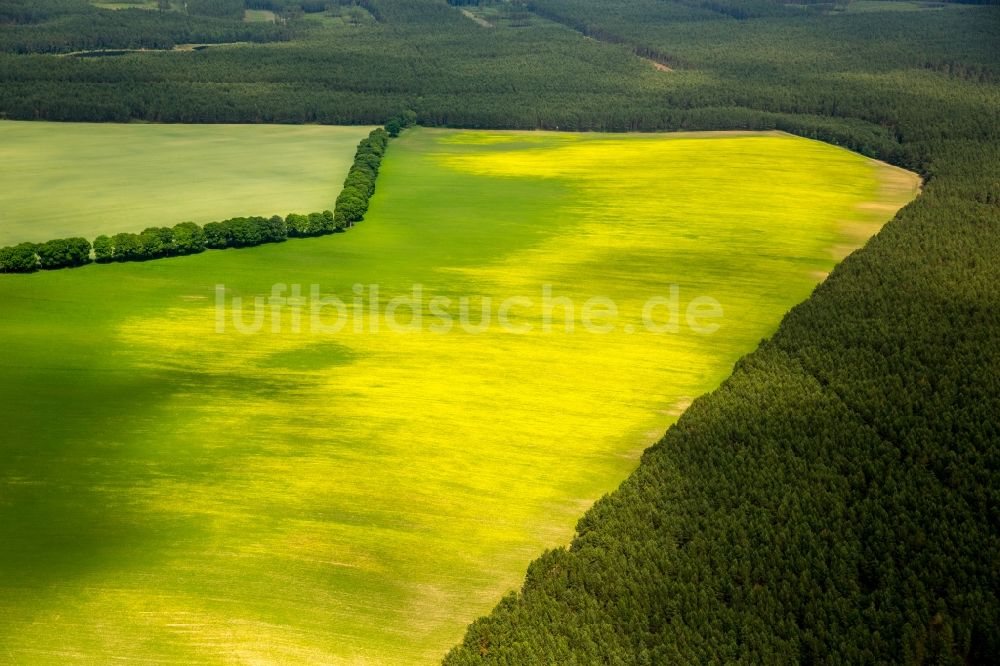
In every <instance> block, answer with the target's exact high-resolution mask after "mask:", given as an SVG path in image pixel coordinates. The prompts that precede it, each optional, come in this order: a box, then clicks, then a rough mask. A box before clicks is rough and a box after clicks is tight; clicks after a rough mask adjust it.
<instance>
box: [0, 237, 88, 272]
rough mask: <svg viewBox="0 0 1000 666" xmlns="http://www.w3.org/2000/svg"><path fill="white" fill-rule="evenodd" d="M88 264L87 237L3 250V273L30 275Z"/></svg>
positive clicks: (0, 258)
mask: <svg viewBox="0 0 1000 666" xmlns="http://www.w3.org/2000/svg"><path fill="white" fill-rule="evenodd" d="M89 262H90V241H88V240H87V239H86V238H55V239H53V240H50V241H46V242H44V243H20V244H19V245H13V246H10V247H0V273H31V272H34V271H37V270H38V269H43V270H52V269H56V268H70V267H73V266H83V265H84V264H86V263H89Z"/></svg>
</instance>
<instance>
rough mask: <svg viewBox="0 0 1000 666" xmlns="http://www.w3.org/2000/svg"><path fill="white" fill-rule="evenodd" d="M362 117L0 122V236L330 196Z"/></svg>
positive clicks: (269, 208) (198, 216)
mask: <svg viewBox="0 0 1000 666" xmlns="http://www.w3.org/2000/svg"><path fill="white" fill-rule="evenodd" d="M370 129H371V128H370V127H363V126H358V127H323V126H315V125H314V126H305V127H289V126H269V127H248V126H239V125H151V124H130V125H94V124H89V125H81V124H74V123H25V122H13V121H6V122H0V181H2V182H3V183H4V188H3V190H2V191H0V211H2V224H0V246H3V245H14V244H16V243H18V242H22V241H31V242H41V241H46V240H49V239H50V238H53V237H71V236H84V237H86V238H87V239H89V240H93V239H94V238H95V237H96V236H98V235H100V234H109V235H110V234H114V233H117V232H122V231H128V232H139V231H142V230H143V229H144V228H146V227H151V226H173V225H174V224H176V223H178V222H182V221H193V222H197V223H199V224H204V223H206V222H212V221H215V220H219V219H223V218H227V217H235V216H238V215H264V216H268V217H269V216H271V215H274V214H280V215H282V216H284V215H286V214H287V213H291V212H294V213H309V212H312V211H314V210H323V209H325V208H332V207H333V204H334V199H335V198H336V196H337V194H338V192H339V189H340V185H341V183H342V181H343V174H346V173H347V169H348V167H349V166H350V164H351V158H352V156H353V151H354V147H355V146H356V145H357V143H358V141H360V140H361V139H362V138H363V137H364V136H365V135H366V134H367V133H368V131H369V130H370Z"/></svg>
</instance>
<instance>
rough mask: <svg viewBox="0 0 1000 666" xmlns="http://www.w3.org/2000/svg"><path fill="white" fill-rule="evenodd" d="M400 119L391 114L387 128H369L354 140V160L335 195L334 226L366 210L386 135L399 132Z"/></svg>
mask: <svg viewBox="0 0 1000 666" xmlns="http://www.w3.org/2000/svg"><path fill="white" fill-rule="evenodd" d="M402 122H403V121H401V120H400V117H394V118H392V119H391V120H389V122H388V123H387V124H386V127H388V128H390V129H389V131H386V130H385V129H383V128H381V127H380V128H378V129H375V130H372V132H371V133H370V134H369V135H368V138H366V139H362V140H361V143H359V144H358V149H357V151H356V152H355V154H354V163H353V164H352V165H351V169H350V171H348V172H347V179H346V180H344V189H343V190H341V192H340V196H338V197H337V205H336V212H335V213H334V223H335V225H336V226H337V227H338V228H340V229H346V228H347V227H350V226H354V223H355V222H358V221H360V220H361V219H362V218H364V216H365V213H366V212H368V200H369V199H370V198H371V196H372V195H373V194H374V193H375V179H376V178H378V170H379V167H380V166H381V164H382V156H383V155H384V154H385V149H386V146H387V145H388V144H389V137H390V135H391V136H398V135H399V130H400V127H401V126H402Z"/></svg>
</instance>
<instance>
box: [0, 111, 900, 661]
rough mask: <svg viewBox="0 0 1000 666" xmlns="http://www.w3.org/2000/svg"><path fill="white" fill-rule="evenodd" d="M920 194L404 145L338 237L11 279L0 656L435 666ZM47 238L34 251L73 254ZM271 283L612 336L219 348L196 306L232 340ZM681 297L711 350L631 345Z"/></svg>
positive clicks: (791, 160)
mask: <svg viewBox="0 0 1000 666" xmlns="http://www.w3.org/2000/svg"><path fill="white" fill-rule="evenodd" d="M254 129H255V130H256V131H261V132H265V134H266V133H267V132H271V131H276V129H277V128H275V130H272V129H271V128H254ZM109 131H110V128H109ZM162 131H174V132H182V131H184V129H182V128H173V127H168V128H162ZM203 131H209V128H205V129H204V130H203ZM247 131H248V132H249V131H250V130H247ZM301 131H303V132H308V131H318V128H302V129H301ZM327 131H329V130H327ZM362 135H363V130H360V129H357V130H356V129H351V130H336V131H335V132H334V133H333V134H331V135H330V136H331V137H337V138H336V140H337V141H340V140H341V139H343V142H344V146H347V145H348V144H350V147H349V148H348V147H345V148H342V149H340V150H339V151H338V150H336V149H335V147H336V146H335V145H334V146H328V147H322V146H321V147H320V148H315V144H313V145H314V149H313V150H312V151H307V152H315V153H318V154H319V155H322V157H323V159H324V160H326V161H325V162H324V166H323V167H322V169H321V170H320V171H321V172H320V173H313V174H310V175H309V177H310V178H313V177H314V178H315V182H316V185H317V188H318V186H319V183H321V182H322V183H335V182H337V181H338V180H339V178H340V177H341V176H339V175H338V174H337V170H338V168H340V167H338V165H339V164H341V163H340V162H338V160H343V162H342V169H341V170H346V167H347V164H348V163H349V160H350V154H351V148H353V143H354V142H356V141H357V139H358V138H360V136H362ZM331 140H332V139H331ZM275 143H280V142H279V141H278V140H277V139H275ZM263 154H265V153H263V152H258V153H256V155H255V158H258V159H259V157H260V155H263ZM150 155H151V154H150V153H147V157H146V159H149V158H150ZM244 158H245V157H244ZM39 159H41V157H39ZM153 161H157V160H153ZM300 166H301V164H300ZM269 168H270V167H269ZM288 169H289V170H290V171H291V170H292V169H291V167H288ZM220 170H221V169H216V170H213V171H211V172H209V173H211V174H212V175H211V177H209V178H205V179H204V180H205V181H206V182H204V183H201V184H200V186H202V187H206V188H210V189H211V188H213V187H218V185H219V180H218V179H220V178H221V179H228V178H230V176H229V175H228V174H226V173H221V174H220ZM258 171H259V172H260V174H261V176H262V177H263V176H267V177H268V178H269V179H274V178H281V171H282V169H281V168H278V169H276V171H277V172H278V173H265V172H264V170H263V168H260V169H258ZM36 173H37V171H36ZM298 175H299V176H301V174H298ZM5 177H6V176H5ZM109 182H110V181H109ZM231 184H232V183H230V185H231ZM161 185H162V183H161ZM96 189H97V190H100V191H101V192H103V191H106V190H103V189H101V188H96ZM147 191H148V190H138V191H135V192H133V193H131V194H129V193H127V192H123V191H121V190H115V192H116V194H115V196H116V197H117V204H116V206H117V207H118V208H120V209H124V210H125V211H130V210H135V208H134V206H135V205H137V204H138V203H140V202H141V200H142V199H143V198H144V196H145V193H146V192H147ZM325 192H327V194H326V195H324V196H327V197H330V198H332V196H333V195H334V193H335V190H333V189H332V188H330V187H329V186H327V189H326V190H325ZM915 193H916V182H915V179H914V178H913V177H910V176H907V175H905V174H903V173H902V172H900V171H898V170H896V169H893V168H891V167H887V166H884V165H881V164H878V163H875V162H872V161H869V160H867V159H864V158H861V157H859V156H857V155H855V154H853V153H849V152H847V151H844V150H841V149H838V148H834V147H832V146H829V145H826V144H821V143H818V142H813V141H809V140H805V139H800V138H795V137H790V136H787V135H782V134H776V133H756V134H750V133H745V134H739V133H736V134H717V135H712V134H706V135H696V134H688V135H667V136H657V135H625V136H623V135H606V134H586V135H581V134H555V133H520V132H469V131H457V130H429V129H415V130H409V131H407V132H406V133H404V135H403V136H402V137H401V138H400V139H398V140H395V141H394V142H393V143H392V144H391V145H390V149H389V153H388V155H387V157H386V159H385V161H384V163H383V166H382V171H381V175H380V176H379V181H378V190H377V194H376V196H375V197H374V199H373V200H372V206H371V209H370V211H369V213H368V216H367V218H366V220H365V221H364V222H363V223H362V224H361V225H359V226H358V227H356V228H354V229H352V230H350V231H349V233H347V234H343V235H341V234H338V235H334V236H327V237H323V238H318V239H311V240H297V241H288V242H286V243H283V244H280V245H271V246H261V247H257V248H253V249H247V250H238V251H237V250H226V251H217V252H209V253H206V254H203V255H197V256H189V257H178V258H172V259H165V260H160V261H152V262H148V263H141V264H112V265H106V266H88V267H84V268H79V269H73V270H63V271H54V272H49V273H42V274H36V275H31V276H2V277H3V279H2V280H0V302H2V303H4V324H3V327H2V328H0V345H2V348H3V349H4V354H5V362H4V364H3V365H2V370H0V373H2V376H0V416H2V418H3V420H4V423H5V429H4V432H5V437H4V438H3V440H2V444H0V454H2V456H3V459H4V461H5V466H4V469H3V472H2V474H0V498H2V499H0V631H2V632H3V634H2V635H0V643H2V644H3V645H4V647H5V649H6V655H5V657H9V658H11V659H12V660H13V661H15V662H17V663H51V661H52V660H54V659H58V660H60V661H73V660H78V661H93V660H102V659H104V658H110V657H111V656H117V657H126V658H132V659H135V660H137V661H140V662H141V661H154V660H164V661H169V660H175V661H197V662H200V663H228V662H233V661H258V662H275V663H320V662H323V663H373V664H409V663H431V662H433V661H434V660H435V659H437V658H439V657H440V656H441V655H442V654H443V653H444V652H445V651H446V650H447V649H448V648H449V647H450V646H451V645H452V644H453V643H454V642H455V641H457V640H458V639H459V638H460V637H461V635H462V632H463V629H464V627H465V625H466V624H467V623H468V622H469V621H470V620H471V619H473V618H474V617H475V616H476V615H478V614H481V613H483V612H485V611H487V610H489V609H490V608H491V607H492V606H493V605H494V604H495V603H496V600H497V599H498V598H499V597H500V595H502V594H503V593H504V592H505V591H507V590H510V589H513V588H516V587H517V586H518V585H519V583H520V580H521V578H522V577H523V574H524V568H525V566H526V565H527V564H528V562H529V561H530V560H531V559H533V558H534V557H536V556H537V555H538V554H540V553H541V552H542V550H544V549H545V548H547V547H552V546H556V545H561V544H564V543H566V542H567V541H568V540H569V538H570V537H571V535H572V529H573V526H574V524H575V521H576V519H577V518H578V517H579V515H580V514H581V513H582V512H583V510H584V509H585V508H586V507H587V506H589V504H590V503H591V502H593V500H594V499H596V498H597V497H599V496H601V495H602V494H604V493H606V492H608V491H610V490H612V489H613V488H614V487H615V486H617V484H618V483H619V482H620V481H621V480H622V479H623V478H624V477H625V476H626V475H627V474H628V473H629V472H630V471H631V470H632V469H634V467H635V466H636V464H637V461H638V456H639V453H640V452H641V451H642V449H643V448H645V447H646V446H647V445H649V444H651V443H652V442H653V441H655V440H656V439H657V438H658V437H659V436H660V435H661V434H662V432H663V430H664V429H665V428H666V427H667V426H668V425H669V424H671V423H672V422H673V421H674V420H676V418H677V416H678V415H679V414H680V413H681V412H682V411H683V409H684V408H685V407H686V405H687V404H688V402H689V401H690V400H691V399H692V398H694V397H696V396H698V395H700V394H702V393H704V392H706V391H709V390H711V389H713V388H714V387H716V386H717V385H718V384H719V383H720V382H721V381H722V380H723V379H724V378H725V377H726V376H727V375H728V374H729V373H730V371H731V369H732V366H733V363H734V362H735V361H736V360H737V359H738V358H739V357H740V356H742V355H743V354H745V353H746V352H748V351H750V350H752V349H753V348H754V347H755V346H756V345H757V343H758V341H759V340H760V339H761V338H762V337H765V336H768V335H770V334H771V333H772V332H773V331H774V330H775V328H776V326H777V324H778V321H779V320H780V318H781V317H782V315H783V314H784V313H785V312H786V311H787V310H788V308H790V307H791V306H792V305H794V304H796V303H798V302H800V301H802V300H803V299H804V298H806V297H807V296H808V295H809V294H810V292H811V290H812V289H813V287H814V286H815V284H816V283H817V282H819V281H820V280H822V279H823V276H824V275H825V274H826V272H827V271H829V270H830V269H831V268H832V267H833V266H834V264H835V263H836V262H837V261H838V260H839V259H840V258H841V257H842V256H843V255H844V253H845V252H846V251H847V250H848V249H849V248H852V247H857V246H859V245H861V244H863V243H864V241H865V239H866V238H867V236H868V235H870V234H871V233H873V232H875V231H876V230H877V229H878V227H879V226H880V224H881V223H882V222H884V221H885V220H887V219H888V218H889V217H891V215H892V213H893V211H895V209H896V208H898V207H899V206H900V205H902V204H904V203H905V202H906V201H908V200H909V199H910V198H912V196H913V195H914V194H915ZM97 195H98V192H95V196H97ZM261 196H263V195H261ZM317 196H319V189H317ZM133 197H135V199H133ZM244 203H245V204H246V206H245V207H244V208H241V211H239V212H256V211H260V212H261V213H263V212H266V211H265V210H261V209H262V208H263V209H266V208H267V206H266V205H264V203H263V202H261V203H259V204H257V205H253V204H254V202H253V201H244ZM186 205H190V204H189V203H188V202H187V201H186V200H185V199H184V198H182V197H177V201H176V205H173V206H171V207H170V209H169V210H170V213H171V216H170V218H169V220H167V219H162V221H164V222H167V221H176V220H177V219H179V218H184V217H195V214H194V213H193V212H191V211H187V212H186V214H182V212H181V211H183V210H184V208H183V207H184V206H186ZM66 207H69V206H68V205H67V206H66ZM286 207H291V208H296V209H304V210H308V209H310V208H312V207H314V206H312V205H310V202H309V201H302V202H299V203H298V204H297V205H295V204H294V202H292V204H290V206H286ZM110 208H113V206H110V205H109V215H110ZM246 208H249V209H250V210H249V211H247V210H246ZM225 214H226V211H223V210H211V209H205V215H207V216H209V217H211V218H213V219H215V218H220V217H223V216H224V215H225ZM12 219H13V220H14V221H15V224H17V223H18V218H17V217H14V218H12ZM46 219H47V224H52V226H49V227H46V228H45V229H44V232H45V233H43V234H42V235H43V236H51V235H55V232H56V231H57V229H61V228H63V227H61V226H57V225H62V224H66V222H61V221H58V220H55V221H54V220H53V219H52V218H46ZM104 219H108V218H104ZM121 219H123V220H125V219H129V217H128V215H127V214H125V213H123V214H122V218H121ZM131 219H135V218H131ZM148 222H149V223H152V222H153V221H152V220H149V221H148ZM5 224H6V223H5ZM146 224H147V220H145V219H143V221H142V222H140V223H135V222H133V223H132V224H130V225H129V226H128V227H127V228H128V229H131V230H136V229H138V228H141V227H143V226H146ZM81 230H82V229H81ZM95 230H96V229H95ZM101 230H102V231H106V230H107V227H106V226H102V227H101ZM4 233H15V232H12V231H10V230H6V229H5V230H4ZM15 235H16V233H15ZM18 239H20V238H18ZM277 283H280V285H281V288H282V291H281V293H282V294H283V295H284V296H287V295H288V294H289V293H290V291H291V290H292V285H302V291H303V294H304V295H308V294H309V291H310V289H311V285H314V284H315V285H318V289H319V290H320V293H321V294H322V295H323V296H324V297H332V296H334V295H336V296H339V297H340V298H342V299H343V300H344V301H347V302H350V301H351V299H352V298H354V297H355V296H356V295H357V294H358V291H360V292H361V293H362V294H363V295H364V296H365V297H366V298H368V297H369V296H370V295H371V285H378V288H379V295H378V296H377V297H374V298H371V299H370V300H369V301H367V302H368V307H369V308H370V307H371V301H376V302H378V303H379V304H380V310H382V311H384V309H385V307H386V305H387V302H388V300H389V299H391V298H393V297H395V296H406V295H411V294H412V293H413V285H414V284H419V285H421V288H422V290H423V292H424V294H425V298H430V297H431V296H442V297H447V298H450V299H452V302H453V303H456V302H458V301H459V299H461V298H462V297H469V298H470V299H471V302H472V309H473V315H472V320H473V321H475V322H478V321H479V319H480V315H479V314H478V310H479V307H480V306H481V304H482V302H483V301H484V300H485V299H486V298H491V299H493V300H494V302H496V301H500V300H502V299H505V298H510V297H523V298H524V299H527V300H529V301H532V303H533V305H537V304H538V302H539V301H540V300H541V299H542V288H543V285H550V289H551V292H552V293H553V294H554V295H555V296H558V297H565V298H567V299H569V300H570V302H571V303H573V304H574V305H575V307H576V308H577V309H578V308H579V307H580V306H581V305H582V304H583V303H584V302H585V301H586V300H587V299H589V298H591V297H594V296H603V297H607V298H608V299H610V300H612V301H613V302H614V303H615V304H616V305H617V307H618V309H619V313H620V314H619V316H618V317H617V318H609V319H610V323H611V324H612V330H610V331H609V332H604V333H597V332H592V331H586V330H579V327H578V330H577V331H576V332H575V333H573V334H569V333H567V332H566V331H565V330H564V322H563V321H562V320H561V319H560V318H558V317H559V316H560V315H561V314H562V313H561V312H560V313H559V314H558V315H557V318H556V324H555V326H553V328H552V330H550V331H546V330H545V329H544V325H543V322H542V321H541V319H540V315H539V312H538V311H537V308H536V307H533V306H532V305H525V304H524V301H520V303H521V305H520V306H519V307H518V308H517V309H516V310H515V311H514V314H513V319H514V323H515V324H516V325H517V327H518V330H517V331H514V330H509V329H504V328H503V327H500V326H491V327H488V328H487V329H486V330H484V331H482V332H478V333H476V332H469V331H467V330H464V329H463V327H462V326H459V325H456V326H455V327H454V328H453V329H452V330H451V331H449V332H448V333H446V334H443V333H435V332H432V331H430V330H421V331H419V332H416V331H396V330H391V328H390V327H388V326H386V325H384V324H385V323H387V322H385V321H383V322H382V323H383V325H382V326H381V327H380V328H379V329H378V331H373V330H372V329H371V326H370V325H366V326H365V327H363V328H362V329H361V330H358V329H356V328H355V327H354V326H353V325H348V326H345V327H344V328H343V329H342V330H340V331H339V332H337V333H336V334H329V333H327V332H323V331H321V330H317V329H316V327H314V326H309V325H308V324H309V323H310V322H311V320H310V318H309V317H308V315H307V316H306V317H305V322H306V324H305V325H302V326H301V327H300V328H299V329H298V330H296V327H295V322H294V321H293V317H294V313H293V311H290V310H289V309H287V308H286V309H285V310H282V311H280V313H279V314H278V316H274V314H273V313H272V312H271V310H270V309H268V310H267V312H266V313H265V314H264V320H263V325H262V326H261V327H260V329H259V330H257V331H256V332H241V330H240V328H239V327H238V326H237V323H236V321H234V320H233V319H231V318H229V316H228V315H229V314H231V313H230V312H227V313H226V318H225V319H224V320H223V321H222V324H221V327H220V321H219V318H218V314H217V304H216V303H217V301H216V299H217V298H220V296H219V293H220V292H219V291H218V290H217V287H216V285H223V289H222V291H221V300H222V302H223V303H224V304H226V305H227V307H229V308H230V309H231V306H232V303H233V299H234V298H237V297H239V298H242V299H243V303H244V309H246V308H247V307H249V305H248V304H249V303H250V302H251V301H252V300H253V298H254V297H263V298H268V297H270V295H271V294H273V293H274V291H275V289H276V288H275V285H276V284H277ZM673 284H676V285H677V286H678V289H679V299H680V302H681V304H682V305H686V304H687V303H688V302H690V301H691V300H692V299H694V298H696V297H698V296H708V297H711V298H714V299H716V300H717V301H718V302H719V303H720V304H721V307H722V308H723V311H724V316H723V317H722V318H721V319H719V320H718V321H717V323H718V324H719V325H720V328H719V329H718V331H717V332H715V333H714V334H711V335H705V334H699V333H697V332H695V331H694V330H692V329H691V328H689V327H681V329H680V330H679V331H678V332H676V333H666V334H655V333H653V332H651V331H649V330H648V329H647V328H646V327H645V326H644V325H643V322H642V321H641V318H640V317H639V312H640V311H641V310H642V307H643V304H644V303H646V302H648V301H649V299H651V298H655V297H658V296H664V295H668V294H669V289H670V285H673ZM355 285H361V286H362V289H360V290H357V291H356V290H355V288H354V287H355ZM405 312H406V310H405V309H404V313H405ZM421 312H422V314H424V315H428V314H430V313H429V311H427V312H425V311H424V310H423V308H421ZM557 312H559V310H557ZM329 314H330V313H329V311H328V312H327V313H326V316H327V318H326V319H325V320H324V321H325V322H326V323H327V324H329ZM577 314H578V312H577ZM244 315H245V316H244V317H243V318H242V319H241V320H240V321H241V322H243V321H250V320H252V316H251V315H250V314H249V313H248V312H245V313H244ZM400 318H401V319H402V320H406V319H407V317H406V315H405V314H401V316H400ZM243 326H244V328H245V327H246V325H245V324H243ZM526 327H530V330H526Z"/></svg>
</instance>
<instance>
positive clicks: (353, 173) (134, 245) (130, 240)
mask: <svg viewBox="0 0 1000 666" xmlns="http://www.w3.org/2000/svg"><path fill="white" fill-rule="evenodd" d="M413 120H414V115H413V113H412V112H407V113H404V114H400V115H398V116H394V117H393V118H392V119H390V121H389V123H387V126H389V127H390V131H387V130H386V129H383V128H381V127H380V128H377V129H375V130H372V132H371V133H369V135H368V136H367V137H366V138H364V139H362V140H361V142H360V143H359V144H358V148H357V151H356V152H355V155H354V163H353V165H352V166H351V169H350V171H349V172H348V175H347V179H346V180H345V181H344V187H343V190H342V191H341V193H340V196H338V197H337V205H336V210H335V211H330V210H324V211H322V212H318V213H309V214H308V215H303V214H299V213H290V214H289V215H287V216H286V217H281V216H280V215H274V216H271V217H260V216H252V217H233V218H230V219H228V220H222V221H221V222H209V223H207V224H205V225H204V226H199V225H198V224H196V223H194V222H181V223H180V224H177V225H175V226H173V227H149V228H147V229H145V230H144V231H143V232H142V233H138V234H136V233H129V232H123V233H118V234H114V235H113V236H108V235H101V236H98V237H97V238H95V239H94V243H93V248H91V244H90V242H89V241H87V240H86V239H85V238H65V239H62V238H61V239H56V240H51V241H48V242H46V243H40V244H36V243H21V244H19V245H15V246H11V247H3V248H0V273H31V272H34V271H36V270H38V269H54V268H68V267H73V266H82V265H84V264H86V263H89V262H90V256H91V249H93V255H94V260H95V261H96V262H97V263H99V264H106V263H110V262H122V261H147V260H150V259H160V258H162V257H174V256H180V255H185V254H197V253H199V252H204V251H205V250H224V249H226V248H241V247H253V246H255V245H263V244H264V243H281V242H284V241H285V240H287V239H289V238H308V237H311V236H324V235H326V234H332V233H334V232H338V231H343V230H345V229H347V228H348V227H350V226H353V225H354V224H355V223H356V222H359V221H360V220H362V219H363V218H364V215H365V212H367V210H368V200H369V198H370V197H371V195H372V194H374V192H375V179H376V178H377V177H378V170H379V167H380V166H381V163H382V156H383V155H385V150H386V147H387V146H388V143H389V137H390V134H391V135H392V136H396V135H398V134H399V131H400V129H401V128H403V127H407V126H409V125H411V124H412V123H413Z"/></svg>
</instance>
